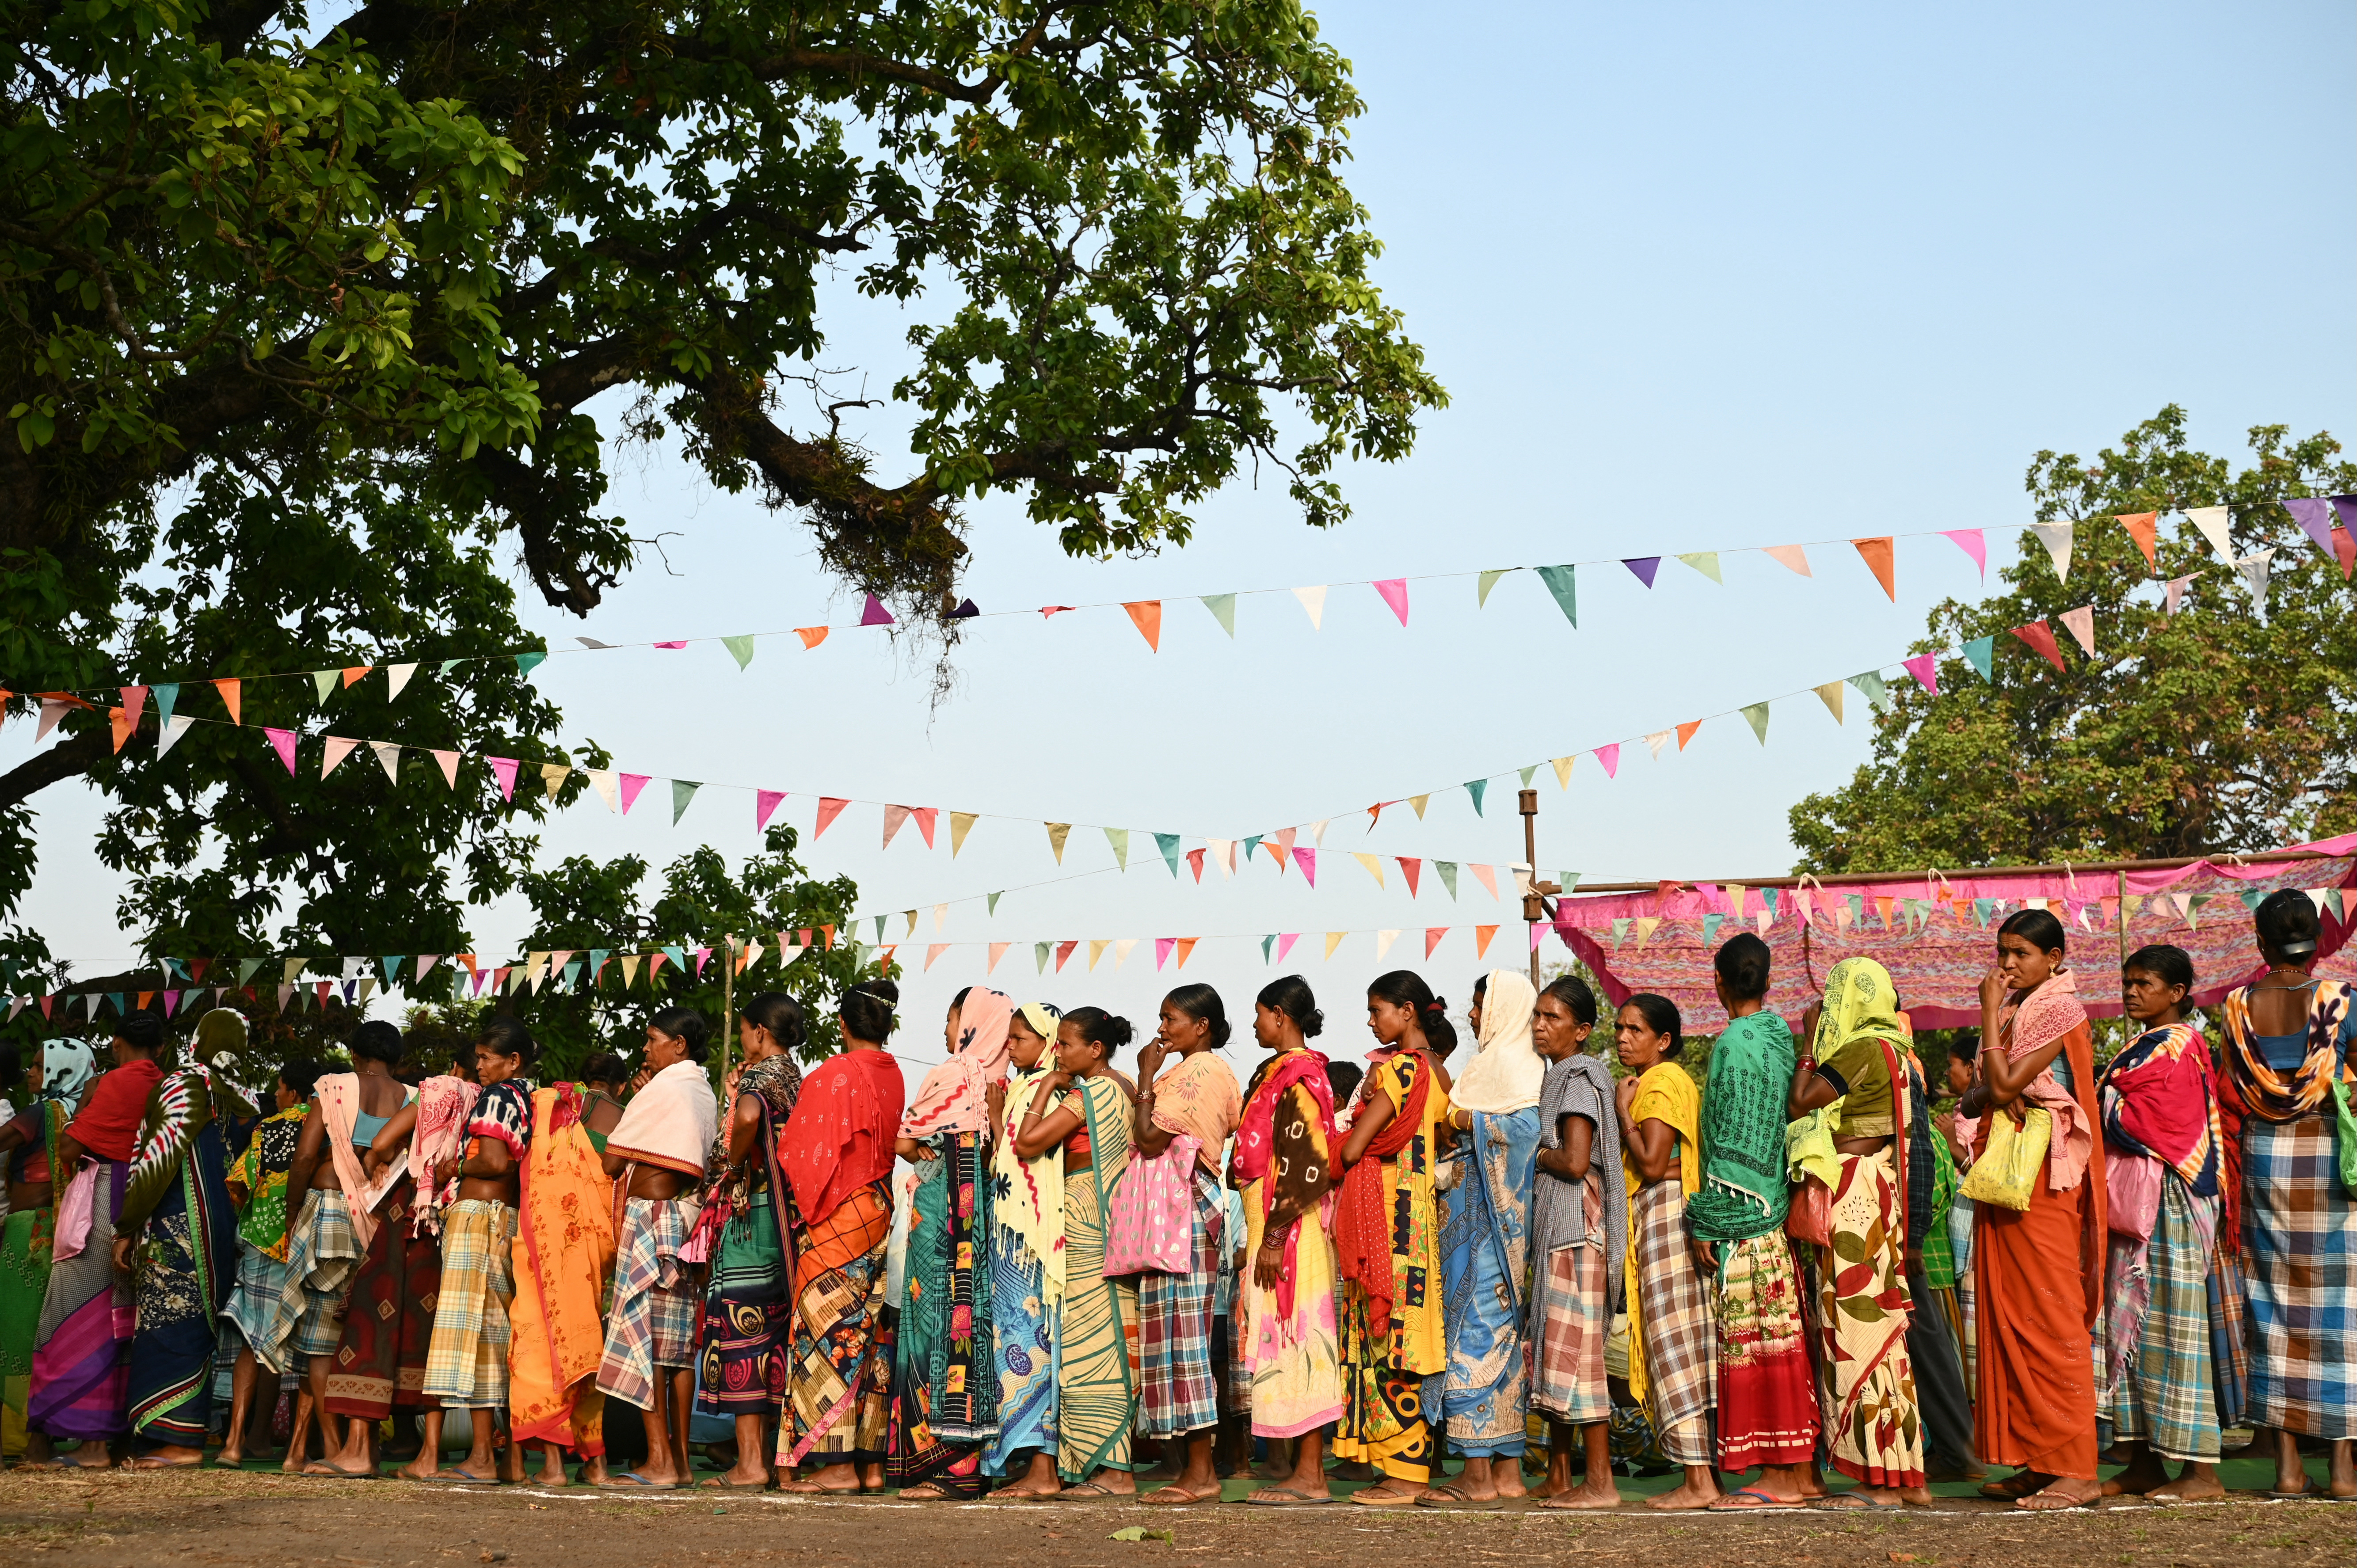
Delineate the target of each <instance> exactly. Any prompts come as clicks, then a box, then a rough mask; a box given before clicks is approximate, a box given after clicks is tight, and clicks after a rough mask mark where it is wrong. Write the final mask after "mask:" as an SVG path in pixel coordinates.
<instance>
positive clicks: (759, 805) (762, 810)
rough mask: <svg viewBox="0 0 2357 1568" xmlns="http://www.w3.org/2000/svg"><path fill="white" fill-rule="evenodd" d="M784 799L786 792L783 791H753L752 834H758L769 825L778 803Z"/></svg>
mask: <svg viewBox="0 0 2357 1568" xmlns="http://www.w3.org/2000/svg"><path fill="white" fill-rule="evenodd" d="M785 798H786V792H785V791H784V790H783V789H756V790H754V791H753V831H754V832H760V831H761V830H762V829H764V828H766V827H768V826H769V825H770V817H771V816H772V815H774V814H775V813H776V811H777V810H778V806H779V803H780V801H782V800H785Z"/></svg>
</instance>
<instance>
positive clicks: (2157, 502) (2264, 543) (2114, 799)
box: [1791, 405, 2357, 872]
mask: <svg viewBox="0 0 2357 1568" xmlns="http://www.w3.org/2000/svg"><path fill="white" fill-rule="evenodd" d="M2250 446H2251V452H2252V461H2251V462H2250V463H2249V464H2248V465H2247V466H2244V467H2239V468H2238V467H2236V466H2235V465H2234V464H2233V462H2231V461H2229V460H2228V459H2226V458H2223V457H2217V456H2211V455H2209V454H2207V453H2203V452H2197V451H2194V450H2193V449H2191V448H2190V446H2188V445H2187V442H2186V435H2185V414H2184V412H2183V411H2182V410H2181V409H2179V408H2178V407H2176V406H2174V405H2171V406H2170V407H2168V408H2165V409H2163V410H2162V411H2161V412H2160V413H2158V414H2157V415H2155V416H2154V417H2153V418H2151V419H2149V420H2147V421H2146V422H2145V423H2143V424H2139V425H2137V426H2136V428H2135V429H2133V430H2131V431H2129V432H2128V433H2127V434H2126V435H2124V436H2123V437H2122V438H2121V439H2120V442H2119V445H2118V446H2116V447H2106V448H2105V449H2104V450H2103V451H2102V452H2100V453H2099V454H2097V455H2096V456H2095V457H2094V458H2093V460H2092V461H2083V460H2082V459H2081V458H2079V457H2077V456H2071V455H2067V454H2066V455H2059V456H2058V455H2057V454H2055V453H2053V452H2040V453H2039V454H2038V456H2036V458H2035V459H2034V460H2033V461H2032V462H2031V464H2030V466H2029V476H2028V489H2029V495H2030V499H2031V502H2032V505H2033V506H2034V507H2035V509H2036V516H2037V518H2038V520H2039V521H2043V522H2050V521H2057V520H2061V519H2070V520H2073V521H2077V523H2078V526H2077V528H2076V529H2075V530H2074V531H2073V533H2074V537H2073V548H2072V556H2071V562H2070V574H2069V575H2068V577H2067V578H2064V577H2058V576H2057V575H2056V574H2055V570H2054V565H2053V563H2052V562H2051V561H2050V558H2049V553H2048V551H2047V550H2046V548H2045V547H2044V545H2043V544H2042V543H2041V542H2040V540H2039V539H2038V537H2037V536H2036V535H2034V534H2030V533H2027V532H2025V533H2024V534H2023V535H2022V551H2021V554H2020V558H2019V559H2018V561H2017V562H2016V563H2015V564H2013V565H2011V566H2009V567H2007V568H2006V569H2005V571H2004V573H2003V578H2004V581H2005V584H2006V586H2007V592H2005V593H2003V594H1999V595H1996V596H1992V597H1989V598H1986V599H1980V600H1976V601H1975V602H1972V603H1969V604H1967V603H1963V602H1959V601H1957V600H1953V599H1951V600H1948V601H1947V602H1945V603H1943V604H1942V605H1940V606H1939V607H1937V608H1936V609H1934V610H1933V611H1932V614H1931V618H1930V626H1929V628H1928V635H1927V636H1926V637H1925V638H1924V639H1923V640H1921V641H1920V642H1918V643H1917V644H1916V645H1915V647H1914V649H1913V650H1912V651H1913V652H1916V653H1926V652H1932V651H1934V650H1953V649H1955V648H1957V647H1959V646H1960V645H1961V644H1962V643H1964V641H1966V640H1969V639H1974V638H1980V637H1992V636H1993V637H1994V638H1995V639H1996V679H1995V680H1994V681H1993V682H1984V681H1982V680H1981V679H1980V678H1979V676H1977V675H1976V674H1975V673H1974V672H1973V671H1971V670H1970V669H1969V668H1968V667H1967V666H1966V665H1965V664H1964V662H1963V661H1962V660H1961V659H1958V658H1956V657H1955V656H1954V655H1953V654H1949V655H1948V656H1947V657H1946V658H1945V659H1944V660H1943V665H1942V668H1941V676H1940V693H1939V695H1937V696H1932V695H1931V694H1930V693H1926V692H1924V691H1922V690H1921V688H1919V687H1917V686H1916V685H1915V684H1914V683H1913V682H1897V683H1895V684H1894V685H1893V686H1892V688H1891V691H1890V697H1891V701H1890V703H1889V706H1888V707H1887V708H1885V709H1883V710H1881V711H1879V712H1878V713H1877V714H1876V715H1875V718H1874V725H1875V737H1874V759H1873V761H1872V762H1871V763H1869V764H1867V766H1865V767H1863V768H1859V769H1858V770H1857V774H1856V776H1855V777H1854V778H1853V779H1851V781H1850V782H1849V783H1848V784H1847V785H1846V786H1845V787H1844V788H1842V789H1837V790H1835V791H1834V792H1833V793H1831V794H1822V795H1811V796H1809V797H1808V798H1807V799H1805V800H1803V801H1801V802H1800V804H1798V805H1796V806H1794V807H1793V808H1792V816H1791V822H1792V842H1793V843H1794V844H1796V845H1797V846H1798V847H1799V849H1800V851H1801V857H1802V858H1801V866H1800V869H1802V870H1807V871H1815V872H1837V871H1894V870H1907V869H1912V868H1916V867H1920V866H1932V865H1936V866H1940V867H1943V868H1948V869H1953V868H1954V867H1957V866H1973V865H2020V864H2052V863H2054V862H2056V861H2060V860H2063V859H2132V858H2142V857H2166V856H2177V855H2193V854H2212V853H2216V852H2220V851H2230V850H2241V851H2250V850H2260V849H2268V848H2273V847H2276V846H2278V845H2281V844H2285V843H2297V842H2299V841H2301V840H2303V839H2306V838H2309V837H2314V836H2319V835H2324V834H2330V833H2336V832H2346V831H2348V830H2350V829H2352V828H2357V778H2352V769H2357V614H2352V611H2357V591H2352V586H2351V585H2350V583H2349V582H2348V581H2347V580H2346V579H2345V578H2344V576H2343V575H2342V572H2341V567H2340V565H2339V564H2338V563H2337V562H2335V561H2333V560H2332V559H2330V558H2328V557H2327V556H2326V555H2325V554H2324V553H2322V552H2321V551H2319V550H2318V549H2317V547H2316V546H2315V544H2314V543H2312V542H2310V541H2309V537H2308V536H2307V535H2306V534H2304V533H2302V532H2300V531H2299V529H2298V527H2297V526H2296V525H2295V524H2294V521H2293V519H2292V517H2291V515H2290V513H2288V512H2287V510H2285V509H2284V507H2283V504H2282V503H2283V502H2284V501H2285V500H2286V499H2292V498H2299V497H2309V496H2328V495H2341V494H2347V493H2349V492H2351V491H2352V490H2357V465H2352V464H2351V463H2349V462H2348V461H2346V460H2344V459H2343V458H2342V457H2341V447H2340V444H2339V443H2337V442H2335V441H2334V440H2332V438H2331V437H2330V436H2329V435H2311V436H2309V437H2308V438H2306V439H2305V440H2294V439H2292V438H2291V437H2290V435H2289V433H2288V430H2287V427H2286V426H2283V425H2261V426H2258V427H2256V428H2255V429H2253V430H2252V431H2251V433H2250ZM2211 506H2225V507H2227V508H2229V509H2230V515H2231V531H2232V542H2233V547H2234V553H2235V555H2236V557H2237V558H2238V559H2247V558H2248V557H2250V556H2253V555H2255V554H2256V553H2258V552H2261V551H2264V550H2270V549H2272V550H2273V551H2274V552H2275V555H2274V557H2273V561H2272V563H2271V566H2272V570H2271V573H2270V578H2269V582H2268V585H2267V596H2266V607H2265V611H2264V613H2262V611H2261V609H2260V607H2259V606H2258V604H2257V602H2256V601H2255V599H2254V597H2253V596H2252V594H2251V591H2250V585H2249V582H2248V579H2247V577H2246V575H2245V574H2244V571H2243V570H2241V569H2240V568H2239V567H2238V566H2237V565H2236V564H2234V563H2233V562H2229V561H2226V560H2222V559H2221V558H2220V557H2219V555H2218V554H2217V553H2216V552H2215V551H2214V550H2212V547H2211V546H2210V545H2209V544H2208V543H2206V542H2204V541H2203V540H2202V538H2201V535H2200V534H2199V533H2198V532H2196V531H2195V530H2194V529H2192V528H2191V527H2189V526H2187V525H2185V523H2184V522H2182V521H2171V520H2170V519H2169V517H2168V516H2167V515H2166V514H2168V513H2170V512H2173V511H2181V510H2184V509H2186V508H2190V507H2211ZM2153 511H2158V512H2160V513H2162V514H2164V515H2163V517H2162V519H2161V522H2160V527H2159V537H2158V565H2157V566H2147V563H2146V561H2145V557H2144V554H2143V552H2142V551H2141V550H2140V549H2139V548H2138V546H2137V544H2136V541H2135V540H2134V539H2133V538H2132V537H2131V535H2130V534H2129V532H2127V530H2126V528H2124V527H2123V526H2122V525H2121V524H2120V523H2119V522H2118V521H2116V518H2117V517H2119V516H2120V515H2123V514H2125V515H2130V516H2133V515H2136V514H2139V513H2144V512H2153ZM2178 577H2190V579H2191V581H2190V584H2189V585H2187V586H2186V588H2185V591H2184V595H2183V599H2182V603H2181V604H2180V606H2179V610H2178V613H2177V614H2176V615H2174V616H2171V615H2169V613H2167V607H2166V602H2165V591H2164V587H2163V585H2164V584H2165V583H2167V582H2168V581H2169V580H2170V579H2173V578H2178ZM2083 605H2092V606H2093V607H2094V610H2095V651H2094V653H2093V655H2086V654H2083V652H2082V651H2081V650H2080V648H2079V646H2078V644H2077V643H2076V641H2075V640H2074V639H2072V635H2071V634H2070V633H2069V632H2068V631H2066V630H2065V629H2064V628H2063V625H2062V622H2061V614H2062V612H2064V611H2066V610H2070V609H2073V608H2076V607H2080V606H2083ZM2041 620H2042V621H2045V622H2046V623H2047V624H2048V625H2049V626H2050V628H2052V630H2053V633H2054V636H2055V638H2056V639H2057V641H2058V642H2059V644H2060V646H2061V656H2062V659H2063V662H2064V666H2065V667H2064V668H2063V669H2062V670H2061V671H2057V670H2055V669H2054V668H2053V667H2052V666H2051V665H2050V663H2048V662H2047V661H2046V660H2045V659H2044V658H2043V657H2042V656H2041V655H2040V654H2039V653H2037V652H2036V651H2033V650H2032V649H2031V648H2030V647H2029V645H2028V644H2026V643H2024V642H2023V641H2021V640H2020V639H2017V638H2015V637H2014V636H2013V635H2011V634H2012V631H2013V628H2016V627H2020V626H2025V625H2028V624H2029V623H2031V622H2035V621H2041Z"/></svg>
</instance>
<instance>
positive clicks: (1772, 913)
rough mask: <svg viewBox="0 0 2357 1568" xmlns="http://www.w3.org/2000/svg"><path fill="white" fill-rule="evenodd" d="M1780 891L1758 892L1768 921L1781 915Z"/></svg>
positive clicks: (1776, 889)
mask: <svg viewBox="0 0 2357 1568" xmlns="http://www.w3.org/2000/svg"><path fill="white" fill-rule="evenodd" d="M1565 891H1566V892H1569V891H1570V889H1569V888H1566V889H1565ZM1782 891H1783V889H1782V888H1781V887H1762V888H1761V889H1760V897H1762V898H1765V899H1767V900H1768V918H1770V919H1774V918H1776V916H1777V915H1779V914H1780V913H1781V910H1780V909H1778V908H1777V906H1778V905H1779V904H1781V903H1782V902H1783V900H1782V899H1781V897H1778V895H1779V894H1781V892H1782Z"/></svg>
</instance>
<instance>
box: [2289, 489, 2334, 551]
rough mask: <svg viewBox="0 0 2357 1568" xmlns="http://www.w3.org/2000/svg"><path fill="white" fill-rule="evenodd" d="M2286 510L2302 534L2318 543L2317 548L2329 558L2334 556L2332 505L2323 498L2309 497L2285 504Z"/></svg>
mask: <svg viewBox="0 0 2357 1568" xmlns="http://www.w3.org/2000/svg"><path fill="white" fill-rule="evenodd" d="M2284 510H2286V511H2287V512H2289V513H2291V515H2292V521H2295V522H2297V523H2298V524H2299V528H2300V532H2302V533H2305V534H2307V535H2308V536H2309V538H2310V539H2313V540H2315V541H2316V547H2317V548H2318V549H2319V550H2321V551H2323V552H2324V553H2325V554H2326V555H2327V556H2328V557H2329V556H2330V555H2331V554H2332V503H2331V502H2330V500H2327V499H2324V498H2323V497H2321V496H2309V497H2307V498H2304V499H2299V500H2288V501H2286V502H2284Z"/></svg>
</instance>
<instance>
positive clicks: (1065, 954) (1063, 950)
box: [1056, 940, 1081, 974]
mask: <svg viewBox="0 0 2357 1568" xmlns="http://www.w3.org/2000/svg"><path fill="white" fill-rule="evenodd" d="M1080 945H1081V944H1080V942H1079V941H1078V940H1072V941H1069V942H1058V943H1057V944H1056V972H1057V973H1058V974H1061V973H1063V972H1064V961H1065V960H1066V959H1068V958H1070V957H1071V956H1072V950H1073V949H1074V948H1077V947H1079V946H1080Z"/></svg>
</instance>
